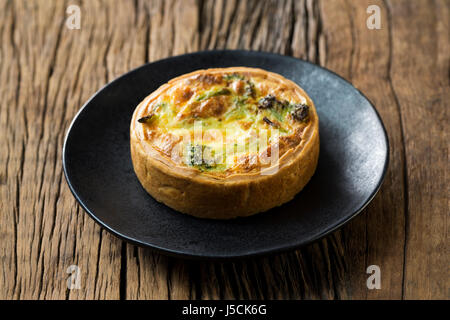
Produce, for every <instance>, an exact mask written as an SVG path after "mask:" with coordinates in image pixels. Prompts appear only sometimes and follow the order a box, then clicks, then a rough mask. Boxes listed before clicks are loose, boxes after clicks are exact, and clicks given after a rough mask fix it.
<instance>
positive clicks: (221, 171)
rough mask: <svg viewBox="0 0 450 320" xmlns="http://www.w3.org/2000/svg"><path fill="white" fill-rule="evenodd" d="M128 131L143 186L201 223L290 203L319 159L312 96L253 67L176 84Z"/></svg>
mask: <svg viewBox="0 0 450 320" xmlns="http://www.w3.org/2000/svg"><path fill="white" fill-rule="evenodd" d="M130 133H131V135H130V136H131V141H130V142H131V155H132V161H133V166H134V170H135V172H136V175H137V177H138V179H139V181H140V182H141V184H142V185H143V187H144V188H145V190H147V192H148V193H149V194H150V195H152V196H153V197H154V198H155V199H156V200H158V201H160V202H163V203H165V204H166V205H168V206H169V207H171V208H173V209H175V210H178V211H181V212H183V213H187V214H191V215H194V216H197V217H202V218H214V219H228V218H234V217H240V216H249V215H252V214H255V213H258V212H263V211H266V210H269V209H270V208H273V207H275V206H279V205H281V204H283V203H285V202H287V201H289V200H291V199H292V198H293V197H294V196H295V195H296V194H297V193H298V192H300V191H301V190H302V189H303V187H304V186H305V185H306V183H307V182H308V181H309V179H310V178H311V176H312V175H313V174H314V171H315V169H316V166H317V160H318V156H319V119H318V116H317V113H316V110H315V108H314V104H313V102H312V100H311V99H310V98H309V97H308V95H307V94H306V93H305V92H304V91H303V90H302V89H301V88H300V87H299V86H298V85H296V84H295V83H293V82H292V81H290V80H287V79H285V78H284V77H282V76H280V75H278V74H275V73H272V72H268V71H265V70H261V69H254V68H246V67H233V68H222V69H207V70H198V71H195V72H192V73H189V74H185V75H182V76H180V77H177V78H175V79H172V80H170V81H169V82H168V83H167V84H164V85H162V86H161V87H160V88H158V89H157V90H156V91H154V92H153V93H151V94H150V95H149V96H148V97H146V98H145V99H144V100H143V101H142V102H141V103H140V104H139V105H138V106H137V108H136V110H135V111H134V114H133V118H132V120H131V128H130ZM299 210H301V208H299Z"/></svg>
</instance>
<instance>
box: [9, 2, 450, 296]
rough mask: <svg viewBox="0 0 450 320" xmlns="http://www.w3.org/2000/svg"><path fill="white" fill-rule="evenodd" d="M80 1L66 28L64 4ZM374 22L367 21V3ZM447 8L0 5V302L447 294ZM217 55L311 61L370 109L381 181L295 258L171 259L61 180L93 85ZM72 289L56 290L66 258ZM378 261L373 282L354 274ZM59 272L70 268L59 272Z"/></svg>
mask: <svg viewBox="0 0 450 320" xmlns="http://www.w3.org/2000/svg"><path fill="white" fill-rule="evenodd" d="M70 4H76V5H79V6H80V9H81V20H80V22H81V25H80V27H81V28H80V29H79V30H77V29H74V30H72V29H69V28H68V27H67V25H66V19H67V18H68V17H69V14H68V13H66V9H67V7H68V6H69V5H70ZM372 4H375V5H378V6H379V8H380V9H381V11H380V14H381V29H373V30H371V29H368V27H367V25H366V20H367V18H368V17H369V16H370V15H371V13H367V12H366V9H367V7H368V6H369V5H372ZM449 8H450V1H448V0H436V1H421V0H392V1H378V0H358V1H351V0H322V1H310V0H306V1H304V0H298V1H289V0H288V1H256V0H255V1H236V0H227V1H225V0H223V1H201V0H200V1H194V0H181V1H142V0H136V1H131V0H130V1H125V0H124V1H112V0H111V1H110V0H102V1H55V0H54V1H48V0H42V1H6V0H0V37H1V42H0V43H1V48H0V101H1V102H0V142H1V143H0V151H1V153H0V200H1V201H0V240H1V245H0V268H1V269H0V298H2V299H222V298H227V299H235V298H238V299H256V298H268V299H378V298H385V299H416V298H418V299H431V298H441V299H449V298H450V295H449V288H450V286H449V276H448V266H449V259H448V258H449V246H448V245H449V241H448V227H449V223H448V213H449V207H448V203H449V199H448V194H449V181H448V160H449V158H448V113H447V110H448V105H449V101H450V97H449V52H450V48H449V20H450V19H449ZM216 48H220V49H222V48H229V49H235V48H241V49H252V50H263V51H271V52H277V53H282V54H285V55H292V56H295V57H299V58H303V59H307V60H309V61H312V62H314V63H317V64H320V65H322V66H325V67H327V68H329V69H331V70H333V71H335V72H336V73H338V74H339V75H341V76H343V77H344V78H346V79H348V80H349V81H351V82H352V83H353V84H354V85H355V86H356V87H357V88H359V89H360V90H361V91H362V92H364V94H366V95H367V96H368V97H369V99H371V100H372V101H373V102H374V104H375V105H376V107H377V109H378V111H379V112H380V114H381V116H382V118H383V121H384V123H385V125H386V128H387V131H388V134H389V140H390V145H391V154H390V158H391V160H390V165H389V170H388V172H387V176H386V180H385V182H384V184H383V187H382V188H381V191H380V192H379V193H378V195H377V196H376V198H375V199H374V200H373V201H372V203H371V204H370V205H369V206H368V207H367V208H366V209H365V210H364V212H363V213H362V214H361V215H359V216H358V217H357V218H356V219H354V220H353V221H351V222H350V223H349V224H347V225H346V226H345V227H343V228H342V229H341V230H339V231H337V232H335V233H333V234H331V235H330V236H328V237H326V238H325V239H323V240H321V241H318V242H316V243H314V244H312V245H310V246H307V247H305V248H302V249H300V250H297V251H293V252H289V253H285V254H281V255H276V256H269V257H262V258H256V259H247V260H243V261H235V262H220V263H219V262H202V261H183V260H179V259H174V258H168V257H165V256H163V255H160V254H155V253H152V252H151V251H150V250H147V249H142V248H138V247H135V246H133V245H130V244H127V243H125V242H123V241H121V240H119V239H117V238H115V237H114V236H112V235H110V234H109V233H108V232H106V231H105V230H102V229H100V227H99V226H98V225H96V224H95V223H94V221H93V220H92V219H91V218H89V217H88V216H87V215H86V214H85V213H84V212H83V210H82V209H81V208H80V206H79V205H77V203H76V202H75V199H74V198H73V196H72V194H71V193H70V191H69V188H68V187H67V184H66V181H65V179H64V177H63V172H62V167H61V157H62V155H61V152H62V144H63V139H64V136H65V134H66V132H67V129H68V126H69V124H70V122H71V120H72V118H73V117H74V115H75V114H76V112H77V111H78V110H79V109H80V107H81V106H82V104H83V103H84V102H85V101H86V100H87V99H88V98H89V97H90V96H91V95H92V94H93V93H94V92H95V91H97V90H98V89H99V88H100V87H101V86H103V85H104V84H106V83H107V82H109V81H111V80H113V79H114V78H116V77H117V76H119V75H121V74H123V73H124V72H126V71H128V70H130V69H132V68H135V67H137V66H139V65H142V64H144V63H146V62H148V61H154V60H158V59H160V58H164V57H168V56H173V55H177V54H181V53H185V52H193V51H197V50H204V49H216ZM71 265H76V266H78V267H79V269H78V270H79V275H80V278H79V279H80V289H72V290H69V289H68V287H67V279H68V278H69V277H70V274H68V273H67V271H68V267H69V266H71ZM369 265H378V266H379V267H380V271H381V289H379V290H376V289H375V290H369V289H368V288H367V286H366V280H367V278H368V277H369V274H367V273H366V268H367V267H368V266H369ZM69 271H70V270H69Z"/></svg>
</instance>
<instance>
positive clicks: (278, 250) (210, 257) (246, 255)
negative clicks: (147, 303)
mask: <svg viewBox="0 0 450 320" xmlns="http://www.w3.org/2000/svg"><path fill="white" fill-rule="evenodd" d="M223 53H234V54H238V55H239V54H256V55H262V56H271V57H273V58H277V59H280V58H281V59H288V60H292V61H296V62H298V61H301V62H303V63H306V64H309V65H312V66H314V67H318V68H320V69H322V70H323V71H326V72H328V73H331V74H332V75H334V76H336V77H337V78H339V79H340V80H343V81H344V82H346V83H347V84H349V85H351V86H352V87H353V88H354V89H356V91H357V92H358V93H359V94H360V95H361V96H362V97H363V98H364V99H366V100H367V101H368V102H369V105H370V107H371V108H372V109H373V111H374V112H375V115H376V117H377V119H378V122H379V123H380V124H381V128H382V132H383V135H384V140H385V144H386V156H385V161H384V164H383V171H382V173H381V177H380V179H379V181H378V183H377V185H376V187H375V188H374V190H373V191H372V193H371V194H370V196H369V197H368V198H367V200H366V201H365V202H364V203H363V205H362V206H361V207H360V208H359V209H358V210H356V211H355V212H352V213H351V214H350V215H349V216H347V217H346V218H345V219H344V220H342V221H340V222H339V223H337V224H335V225H334V226H332V227H330V228H326V230H324V231H323V232H321V233H320V234H319V235H317V236H315V237H313V238H314V239H310V240H307V241H303V242H301V241H300V242H299V243H295V244H290V245H286V246H283V247H276V248H269V249H265V250H259V251H255V252H246V253H243V254H218V255H215V254H214V255H211V254H194V253H186V252H183V251H180V250H175V249H169V248H164V247H161V246H158V245H155V244H149V243H147V242H144V241H141V240H139V239H135V238H132V237H130V236H127V235H124V234H122V233H121V232H119V231H117V230H114V229H113V228H112V227H110V226H109V225H107V224H106V223H105V222H103V221H102V220H100V219H99V218H98V217H97V216H96V215H95V214H94V213H93V212H92V211H91V210H90V209H89V208H88V207H87V206H86V205H85V204H84V202H83V201H82V200H81V199H80V197H79V196H78V194H77V192H76V190H75V187H74V186H73V185H72V182H71V180H70V177H69V174H68V172H67V164H66V159H67V157H66V151H67V141H68V139H69V136H70V133H71V131H72V128H73V126H74V125H75V123H76V122H77V120H78V118H79V116H80V115H81V114H82V113H83V111H84V110H85V109H87V107H88V106H89V104H90V103H91V101H92V100H93V99H94V98H95V97H96V96H97V95H98V94H99V93H100V92H102V91H103V90H104V89H106V88H108V87H109V86H111V85H113V84H114V83H116V82H118V81H120V80H121V79H122V78H125V77H127V76H129V75H130V74H131V73H134V72H136V71H138V70H140V69H143V68H147V67H149V66H150V65H152V64H156V63H161V62H167V61H170V60H173V59H182V58H186V57H189V56H195V55H199V54H223ZM390 149H391V148H390V143H389V137H388V133H387V130H386V127H385V125H384V123H383V120H382V118H381V116H380V114H379V112H378V110H377V109H376V108H375V105H374V104H373V103H372V101H371V100H370V99H369V98H368V97H367V96H366V95H364V93H363V92H361V91H360V90H359V89H358V88H357V87H355V86H354V85H353V84H352V83H351V82H350V81H348V80H346V79H345V78H343V77H342V76H340V75H339V74H337V73H335V72H334V71H332V70H329V69H327V68H325V67H322V66H320V65H317V64H315V63H312V62H310V61H307V60H304V59H301V58H296V57H292V56H286V55H283V54H279V53H273V52H267V51H254V50H241V49H236V50H227V49H223V50H201V51H195V52H190V53H184V54H180V55H175V56H170V57H166V58H163V59H159V60H155V61H152V62H147V63H145V64H143V65H140V66H138V67H136V68H133V69H131V70H130V71H128V72H126V73H124V74H122V75H120V76H118V77H117V78H115V79H113V80H112V81H110V82H108V83H106V84H105V85H103V86H102V87H101V88H100V89H98V90H97V91H96V92H95V93H94V94H93V95H92V96H90V97H89V99H88V100H87V101H86V102H85V103H84V104H83V105H82V107H81V108H80V110H78V112H77V113H76V114H75V116H74V117H73V119H72V121H71V123H70V125H69V127H68V129H67V131H66V134H65V137H64V142H63V149H62V167H63V172H64V177H65V180H66V182H67V184H68V186H69V189H70V191H71V193H72V195H73V196H74V198H75V200H76V201H77V202H78V204H79V205H80V206H81V207H82V208H83V210H84V211H85V212H86V213H87V214H88V215H89V216H90V217H91V218H92V219H93V220H94V221H95V222H96V223H97V224H99V226H100V227H101V228H103V229H105V230H107V231H108V232H110V233H111V234H113V235H114V236H116V237H118V238H120V239H121V240H124V241H126V242H128V243H131V244H133V245H137V246H140V247H144V248H149V249H151V250H152V251H155V252H158V253H161V254H164V255H168V256H172V257H176V258H183V259H193V260H216V261H217V260H219V261H221V260H234V259H246V258H252V257H259V256H267V255H271V254H278V253H283V252H288V251H292V250H295V249H299V248H301V247H304V246H307V245H309V244H311V243H314V242H316V241H319V240H321V239H323V238H324V237H326V236H327V235H329V234H331V233H333V232H335V231H336V230H338V229H340V228H341V227H343V226H344V225H345V224H347V223H348V222H349V221H350V220H352V219H354V218H355V217H356V216H358V215H359V214H360V213H361V212H362V211H363V210H364V209H365V208H366V207H367V206H368V205H369V203H370V202H372V200H373V199H374V198H375V196H376V195H377V194H378V192H379V191H380V188H381V186H382V184H383V182H384V179H385V177H386V172H387V169H388V166H389V161H390Z"/></svg>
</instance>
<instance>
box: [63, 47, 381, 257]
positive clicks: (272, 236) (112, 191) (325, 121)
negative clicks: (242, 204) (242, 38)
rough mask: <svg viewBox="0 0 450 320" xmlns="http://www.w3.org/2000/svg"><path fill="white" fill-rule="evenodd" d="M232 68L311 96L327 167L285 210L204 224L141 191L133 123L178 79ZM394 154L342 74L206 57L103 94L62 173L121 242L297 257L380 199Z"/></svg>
mask: <svg viewBox="0 0 450 320" xmlns="http://www.w3.org/2000/svg"><path fill="white" fill-rule="evenodd" d="M230 66H247V67H258V68H263V69H266V70H269V71H273V72H276V73H279V74H281V75H283V76H285V77H286V78H288V79H291V80H293V81H294V82H296V83H298V84H299V85H300V86H301V87H302V88H304V89H305V90H306V92H307V93H308V94H309V95H310V97H311V98H312V100H313V101H314V103H315V105H316V108H317V112H318V114H319V121H320V143H321V145H320V156H319V164H318V167H317V171H316V173H315V175H314V176H313V178H312V179H311V181H310V182H309V183H308V185H307V186H306V187H305V189H304V190H303V191H302V192H301V193H300V194H298V195H297V197H296V198H295V199H294V200H292V201H291V202H289V203H287V204H285V205H283V206H281V207H278V208H275V209H272V210H270V211H268V212H265V213H262V214H257V215H255V216H252V217H248V218H239V219H234V220H229V221H216V220H204V219H198V218H194V217H191V216H188V215H184V214H181V213H178V212H176V211H174V210H172V209H170V208H169V207H167V206H165V205H163V204H161V203H158V202H156V201H155V200H154V199H153V198H152V197H151V196H150V195H148V194H147V193H146V192H145V190H144V189H143V188H142V187H141V185H140V183H139V181H138V180H137V178H136V176H135V174H134V171H133V167H132V163H131V158H130V146H129V125H130V120H131V116H132V113H133V111H134V109H135V107H136V106H137V104H138V103H139V102H140V101H141V100H142V99H143V98H145V97H146V96H147V95H148V94H149V93H151V92H152V91H153V90H155V89H157V88H158V87H159V86H160V85H161V84H163V83H165V82H167V81H168V80H170V79H172V78H173V77H175V76H178V75H181V74H184V73H187V72H191V71H194V70H198V69H204V68H211V67H230ZM388 154H389V145H388V139H387V135H386V131H385V129H384V127H383V124H382V122H381V120H380V117H379V115H378V114H377V112H376V111H375V109H374V108H373V106H372V105H371V103H370V102H369V101H368V100H367V98H365V97H364V95H362V94H361V93H360V92H359V91H358V90H357V89H356V88H355V87H353V86H352V85H351V84H350V83H349V82H347V81H345V80H344V79H342V78H341V77H339V76H337V75H336V74H334V73H332V72H330V71H328V70H326V69H323V68H321V67H318V66H316V65H314V64H311V63H308V62H306V61H302V60H298V59H294V58H291V57H285V56H281V55H275V54H270V53H263V52H249V51H206V52H198V53H192V54H186V55H182V56H177V57H173V58H168V59H164V60H160V61H157V62H154V63H150V64H147V65H144V66H142V67H140V68H137V69H135V70H133V71H131V72H129V73H127V74H125V75H123V76H121V77H120V78H118V79H116V80H114V81H113V82H111V83H110V84H108V85H106V86H105V87H104V88H102V89H101V90H100V91H98V92H97V93H96V94H95V95H94V96H93V97H92V98H91V99H89V101H88V102H87V103H86V104H85V105H84V106H83V108H82V109H81V110H80V112H79V113H78V114H77V116H76V117H75V119H74V120H73V123H72V125H71V126H70V129H69V131H68V133H67V136H66V140H65V143H64V151H63V167H64V173H65V176H66V179H67V182H68V184H69V187H70V189H71V190H72V192H73V194H74V195H75V197H76V199H77V200H78V202H79V203H80V204H81V205H82V206H83V208H84V209H85V210H86V211H87V212H88V213H89V214H90V216H91V217H92V218H94V220H95V221H97V222H98V223H99V224H100V225H101V226H103V227H104V228H106V229H107V230H109V231H110V232H112V233H113V234H115V235H117V236H119V237H121V238H123V239H125V240H128V241H131V242H133V243H135V244H139V245H143V246H148V247H151V248H154V249H157V250H160V251H163V252H165V253H168V254H172V255H177V256H185V257H202V258H216V259H217V258H232V257H234V258H236V257H244V256H251V255H258V254H266V253H271V252H277V251H282V250H288V249H292V248H296V247H299V246H301V245H304V244H306V243H310V242H312V241H314V240H316V239H319V238H321V237H323V236H324V235H326V234H328V233H329V232H331V231H333V230H335V229H337V228H338V227H340V226H342V225H343V224H344V223H346V222H347V221H349V220H350V219H351V218H352V217H354V216H355V215H356V214H358V213H359V212H361V210H362V209H363V208H364V207H365V206H366V205H367V204H368V203H369V202H370V200H372V198H373V197H374V196H375V194H376V192H377V191H378V189H379V188H380V185H381V182H382V180H383V177H384V174H385V172H386V168H387V164H388Z"/></svg>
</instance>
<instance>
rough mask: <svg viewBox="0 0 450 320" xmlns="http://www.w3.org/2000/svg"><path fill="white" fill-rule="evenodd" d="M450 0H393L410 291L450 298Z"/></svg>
mask: <svg viewBox="0 0 450 320" xmlns="http://www.w3.org/2000/svg"><path fill="white" fill-rule="evenodd" d="M449 7H450V3H449V2H448V1H445V0H444V1H435V2H432V3H431V2H429V1H389V2H388V10H389V21H390V36H391V39H392V65H391V71H390V77H391V79H392V87H393V90H394V92H395V95H396V97H397V100H398V105H399V108H400V113H401V120H402V128H403V131H404V132H403V134H404V142H405V151H406V164H407V189H406V192H407V208H408V215H407V217H406V231H405V232H406V244H405V250H406V257H405V270H404V283H403V295H404V298H405V299H448V297H449V296H448V288H449V287H450V280H449V277H448V271H447V270H448V265H449V255H448V250H449V247H448V237H447V234H448V230H449V220H448V212H449V210H448V194H449V192H448V191H449V189H448V188H449V187H448V186H449V180H448V174H447V173H448V101H450V91H449V77H448V70H449V55H448V54H449V52H450V50H449V36H448V31H449V25H448V21H449Z"/></svg>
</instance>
